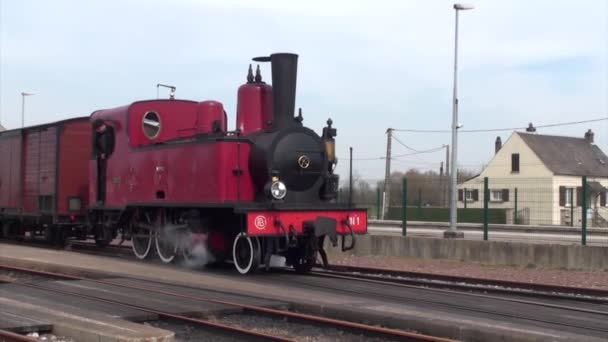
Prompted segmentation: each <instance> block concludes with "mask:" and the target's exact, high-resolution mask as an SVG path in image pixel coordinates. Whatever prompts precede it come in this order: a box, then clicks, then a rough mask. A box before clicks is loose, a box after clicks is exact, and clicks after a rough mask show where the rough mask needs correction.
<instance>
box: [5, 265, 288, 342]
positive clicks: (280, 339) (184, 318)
mask: <svg viewBox="0 0 608 342" xmlns="http://www.w3.org/2000/svg"><path fill="white" fill-rule="evenodd" d="M1 267H2V268H5V267H4V266H1ZM24 272H25V271H24ZM36 273H38V272H36ZM56 276H57V277H58V276H59V274H56ZM86 280H89V279H86ZM3 282H4V283H10V284H14V285H19V286H24V287H29V288H33V289H38V290H43V291H48V292H55V293H60V294H64V295H68V296H73V297H79V298H84V299H89V300H94V301H97V302H101V303H107V304H112V305H119V306H123V307H126V308H131V309H135V310H140V311H144V312H147V313H151V314H155V315H158V316H159V317H163V318H171V319H176V320H180V321H184V322H189V323H194V324H198V325H202V326H206V327H209V328H213V329H218V330H223V331H226V332H230V333H237V334H239V335H242V336H244V337H247V338H249V339H251V338H253V339H255V340H261V341H278V342H295V340H293V339H288V338H283V337H279V336H274V335H269V334H265V333H258V332H254V331H251V330H246V329H242V328H237V327H232V326H229V325H226V324H222V323H215V322H210V321H205V320H202V319H197V318H191V317H187V316H183V315H177V314H172V313H169V312H165V311H159V310H154V309H150V308H146V307H144V306H140V305H133V304H127V303H123V302H120V301H115V300H110V299H105V298H101V297H97V296H92V295H85V294H80V293H76V292H70V291H64V290H58V289H52V288H48V287H45V286H41V285H34V284H29V283H23V282H19V281H12V280H3Z"/></svg>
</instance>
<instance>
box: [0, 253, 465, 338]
mask: <svg viewBox="0 0 608 342" xmlns="http://www.w3.org/2000/svg"><path fill="white" fill-rule="evenodd" d="M0 269H4V270H10V271H13V272H25V273H30V274H35V275H38V276H48V277H53V278H62V279H65V280H86V281H88V282H93V283H98V284H103V285H111V286H118V287H122V288H129V289H134V290H138V291H145V292H149V293H154V294H161V295H168V296H173V297H176V298H183V299H189V300H195V301H203V302H208V303H215V304H223V305H229V306H233V307H238V308H240V309H242V310H243V311H245V312H251V313H256V314H263V315H270V316H275V317H280V318H283V319H291V320H298V321H302V322H307V323H310V324H317V325H327V326H329V327H332V328H338V329H343V330H347V331H356V332H358V333H363V334H366V335H370V336H381V337H386V338H389V339H391V340H399V341H428V342H447V341H454V340H451V339H445V338H439V337H434V336H428V335H422V334H416V333H411V332H406V331H402V330H396V329H388V328H383V327H379V326H373V325H367V324H361V323H354V322H349V321H343V320H337V319H331V318H327V317H322V316H315V315H309V314H303V313H296V312H291V311H286V310H280V309H273V308H267V307H260V306H254V305H246V304H240V303H236V302H231V301H225V300H218V299H212V298H207V297H202V296H191V295H185V294H181V293H175V292H171V291H163V290H157V289H153V288H149V287H145V286H133V285H126V284H121V283H116V282H113V281H110V280H100V279H93V278H89V277H79V276H73V275H67V274H62V273H56V272H46V271H40V270H35V269H30V268H22V267H13V266H8V265H1V264H0ZM132 279H136V280H138V278H132ZM9 282H10V283H14V284H18V285H21V286H26V287H31V288H36V289H40V290H45V291H51V292H56V293H62V294H66V295H70V296H76V297H80V298H86V299H90V300H95V301H99V302H105V303H109V304H114V305H120V306H124V307H129V308H132V309H137V310H141V311H144V312H149V313H153V314H157V315H158V316H160V317H163V318H169V319H175V320H179V321H184V322H189V323H194V324H199V325H202V326H204V327H208V328H213V329H216V330H223V331H226V332H229V333H231V334H239V335H242V336H243V337H246V338H248V339H255V340H266V341H292V340H290V339H286V338H283V337H279V336H273V335H269V334H264V333H257V332H252V331H250V330H244V329H240V328H236V327H231V326H229V325H225V324H221V323H214V322H209V321H206V320H201V319H196V318H190V317H186V316H181V315H175V314H171V313H168V312H163V311H158V310H152V309H149V308H146V307H143V306H138V305H132V304H126V303H122V302H118V301H113V300H108V299H104V298H100V297H96V296H91V295H84V294H80V293H74V292H70V291H65V290H57V289H52V288H48V287H45V286H42V285H38V284H32V283H24V282H19V281H9Z"/></svg>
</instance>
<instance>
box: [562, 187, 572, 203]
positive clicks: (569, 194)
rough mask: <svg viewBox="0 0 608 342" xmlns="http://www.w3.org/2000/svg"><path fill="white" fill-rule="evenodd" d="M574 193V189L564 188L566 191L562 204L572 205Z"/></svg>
mask: <svg viewBox="0 0 608 342" xmlns="http://www.w3.org/2000/svg"><path fill="white" fill-rule="evenodd" d="M573 194H574V191H573V189H572V188H566V193H565V196H564V206H565V207H571V206H572V195H573Z"/></svg>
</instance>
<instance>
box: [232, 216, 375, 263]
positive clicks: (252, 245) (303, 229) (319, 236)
mask: <svg viewBox="0 0 608 342" xmlns="http://www.w3.org/2000/svg"><path fill="white" fill-rule="evenodd" d="M246 218H247V231H246V232H242V233H240V234H239V235H237V237H236V238H235V240H234V244H233V251H232V252H233V258H234V264H235V267H236V269H237V270H238V271H239V272H240V273H242V274H247V273H251V272H254V271H255V270H256V269H257V268H258V266H259V265H265V267H266V269H268V268H270V260H271V256H272V255H273V254H275V255H280V256H284V257H285V258H286V263H287V265H289V266H292V267H293V268H294V269H295V270H296V271H297V272H299V273H306V272H308V271H310V270H311V269H312V267H313V266H314V265H315V263H316V260H317V255H318V254H320V255H321V258H322V260H323V264H324V265H325V266H326V265H327V264H328V262H327V255H326V253H325V250H324V248H323V247H324V243H325V239H326V238H328V239H329V241H330V242H331V243H332V245H333V246H334V247H335V246H337V244H338V238H339V237H340V238H341V240H342V241H341V248H342V251H348V250H350V249H353V248H354V246H355V243H356V237H355V235H357V234H365V233H367V210H365V209H332V210H282V209H276V210H251V211H247V212H246Z"/></svg>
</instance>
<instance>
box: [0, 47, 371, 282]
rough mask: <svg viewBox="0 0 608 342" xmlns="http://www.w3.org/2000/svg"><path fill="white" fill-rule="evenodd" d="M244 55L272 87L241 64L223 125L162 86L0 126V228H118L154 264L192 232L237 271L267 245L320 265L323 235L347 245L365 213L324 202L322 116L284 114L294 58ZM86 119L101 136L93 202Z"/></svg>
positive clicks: (306, 267)
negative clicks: (120, 102) (230, 120)
mask: <svg viewBox="0 0 608 342" xmlns="http://www.w3.org/2000/svg"><path fill="white" fill-rule="evenodd" d="M253 60H254V61H256V62H260V63H263V62H270V63H271V70H272V85H269V84H266V83H265V82H264V81H263V80H262V76H261V73H260V69H259V65H258V67H257V70H256V73H255V75H254V73H253V70H252V67H251V65H250V66H249V71H248V74H247V82H246V83H245V84H243V85H242V86H240V88H239V89H238V99H237V100H238V102H237V113H236V129H234V130H231V131H230V130H228V129H227V115H226V112H225V110H224V108H223V105H222V103H220V102H217V101H204V102H195V101H186V100H177V99H174V98H173V96H171V98H170V99H163V100H147V101H139V102H135V103H132V104H130V105H128V106H123V107H118V108H114V109H105V110H99V111H95V112H94V113H93V114H91V116H90V117H83V118H75V119H70V120H65V121H61V122H57V123H53V124H46V125H41V126H35V127H28V128H24V129H18V130H12V131H6V132H2V133H0V165H1V167H0V223H1V224H2V230H1V234H2V236H3V237H4V238H19V237H23V236H24V234H26V232H29V234H30V235H42V236H44V237H45V238H46V239H48V240H53V241H57V240H59V241H64V240H65V239H67V238H71V239H87V238H91V237H92V238H94V239H95V241H96V242H97V244H98V245H100V246H105V245H107V244H109V243H110V242H111V241H112V240H113V239H115V238H118V237H121V238H122V239H126V240H131V244H132V249H133V253H134V254H135V256H136V257H137V258H139V259H146V258H149V257H150V256H151V255H152V254H153V253H152V251H155V252H156V254H157V255H158V256H159V257H160V259H161V260H162V261H163V262H166V263H170V262H173V261H174V260H176V259H177V258H184V259H186V260H191V259H192V258H194V257H195V256H196V255H195V254H196V250H197V246H198V245H197V244H199V243H201V241H202V242H203V244H204V247H205V248H206V250H207V251H208V252H210V254H211V255H212V256H213V259H214V260H215V261H216V262H218V261H219V262H221V261H229V262H233V263H234V266H235V268H236V269H237V270H238V272H240V273H242V274H247V273H251V272H254V271H255V270H256V269H258V268H260V266H265V267H269V266H270V264H271V258H272V256H277V255H278V256H282V257H284V258H285V262H286V264H287V265H289V266H291V267H293V268H294V269H295V270H296V271H297V272H308V271H310V269H311V268H312V267H313V265H314V264H315V262H316V260H317V256H318V255H320V256H321V258H322V260H323V262H324V263H325V264H327V257H326V254H325V251H324V249H323V247H324V246H325V240H326V239H328V240H329V242H331V243H332V244H333V245H334V246H336V245H337V243H338V238H341V239H342V243H341V248H342V250H343V251H346V250H348V249H351V248H353V246H354V244H355V236H356V234H365V233H366V231H367V212H366V210H364V209H358V208H355V207H353V206H352V205H349V204H344V203H339V202H338V201H337V193H338V187H339V177H338V175H337V174H335V173H334V169H335V166H336V164H337V158H336V154H335V137H336V133H337V131H336V128H334V127H333V123H332V120H331V119H329V120H327V126H326V127H324V128H323V129H322V132H321V135H319V134H317V133H316V132H315V131H313V130H311V129H310V128H307V127H305V126H304V124H303V117H302V112H301V110H300V111H299V113H298V115H297V116H296V115H295V95H296V78H297V61H298V56H297V55H295V54H289V53H276V54H272V55H270V56H265V57H257V58H254V59H253ZM96 120H103V122H104V123H106V124H107V126H108V127H109V130H110V133H111V137H112V150H111V151H109V153H108V155H107V156H106V163H105V164H106V165H105V172H104V173H105V177H103V185H102V186H103V187H104V190H105V191H104V192H105V198H104V199H103V202H101V203H100V202H98V201H97V199H98V198H99V196H98V195H99V194H98V192H99V191H100V189H99V187H98V186H97V179H98V176H101V175H98V174H97V173H98V170H99V168H98V163H99V161H98V158H99V156H98V155H97V154H96V153H95V149H94V148H93V146H92V144H91V141H94V140H95V139H94V135H95V132H94V131H93V130H92V129H91V122H93V121H96ZM93 145H94V144H93Z"/></svg>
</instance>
